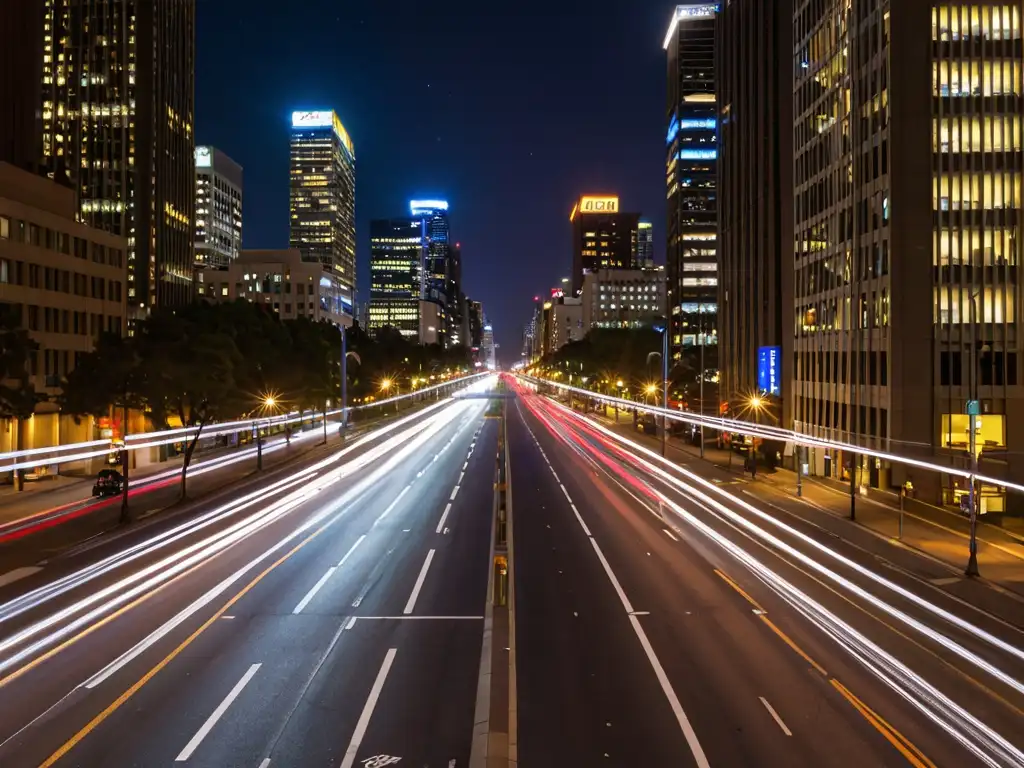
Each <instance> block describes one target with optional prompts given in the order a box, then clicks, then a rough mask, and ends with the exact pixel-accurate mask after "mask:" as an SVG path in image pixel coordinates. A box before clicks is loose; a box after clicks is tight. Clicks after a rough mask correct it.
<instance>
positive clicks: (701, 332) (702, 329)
mask: <svg viewBox="0 0 1024 768" xmlns="http://www.w3.org/2000/svg"><path fill="white" fill-rule="evenodd" d="M700 457H701V458H702V459H703V458H704V317H703V315H702V316H701V318H700Z"/></svg>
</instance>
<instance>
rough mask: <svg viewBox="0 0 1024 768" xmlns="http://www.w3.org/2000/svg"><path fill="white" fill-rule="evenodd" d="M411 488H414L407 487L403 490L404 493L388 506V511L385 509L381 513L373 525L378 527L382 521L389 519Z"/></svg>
mask: <svg viewBox="0 0 1024 768" xmlns="http://www.w3.org/2000/svg"><path fill="white" fill-rule="evenodd" d="M411 487H412V486H411V485H407V486H405V488H403V489H402V492H401V493H399V494H398V495H397V496H396V497H395V500H394V501H392V502H391V503H390V504H388V506H387V509H385V510H384V511H383V512H381V513H380V516H379V517H378V518H377V519H376V520H375V521H374V523H373V524H374V525H376V524H377V523H379V522H380V521H381V520H383V519H384V518H385V517H387V516H388V515H389V514H391V510H393V509H394V508H395V507H397V506H398V502H400V501H401V500H402V497H403V496H405V494H406V493H407V492H408V491H409V489H410V488H411Z"/></svg>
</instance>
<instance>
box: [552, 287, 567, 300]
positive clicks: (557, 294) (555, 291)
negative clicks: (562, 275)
mask: <svg viewBox="0 0 1024 768" xmlns="http://www.w3.org/2000/svg"><path fill="white" fill-rule="evenodd" d="M563 296H565V291H563V290H562V289H561V288H552V289H551V298H552V299H560V298H562V297H563Z"/></svg>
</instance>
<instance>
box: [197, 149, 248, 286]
mask: <svg viewBox="0 0 1024 768" xmlns="http://www.w3.org/2000/svg"><path fill="white" fill-rule="evenodd" d="M241 250H242V166H240V165H239V164H238V163H236V162H235V161H234V160H232V159H231V158H230V157H228V156H227V155H225V154H224V153H223V152H221V151H220V150H219V149H217V148H215V147H196V264H197V265H199V266H203V267H226V266H227V265H228V264H229V263H231V262H232V261H234V260H235V259H236V258H238V252H239V251H241Z"/></svg>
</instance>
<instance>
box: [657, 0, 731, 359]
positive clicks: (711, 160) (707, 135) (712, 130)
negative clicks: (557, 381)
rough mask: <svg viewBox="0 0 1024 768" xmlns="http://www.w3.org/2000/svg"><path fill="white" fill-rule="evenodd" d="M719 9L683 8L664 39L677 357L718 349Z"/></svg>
mask: <svg viewBox="0 0 1024 768" xmlns="http://www.w3.org/2000/svg"><path fill="white" fill-rule="evenodd" d="M717 10H718V6H717V4H714V3H686V4H684V5H679V6H677V7H676V10H675V13H674V14H673V16H672V21H671V23H670V24H669V28H668V33H667V34H666V35H665V42H664V48H665V51H666V53H667V60H668V100H667V105H666V110H665V125H666V136H665V143H666V161H665V171H666V183H667V187H668V188H667V190H666V197H667V200H668V217H667V220H668V231H667V233H666V237H667V240H666V261H667V267H668V303H669V314H670V316H671V328H672V334H671V336H672V339H671V341H672V352H673V355H674V356H676V357H678V356H679V355H680V354H681V350H682V348H683V347H689V346H693V345H694V344H715V343H716V342H717V331H716V328H717V319H716V314H717V312H718V266H717V262H716V257H717V251H716V241H717V237H716V229H717V209H718V201H717V191H716V188H715V187H716V167H717V158H718V150H717V146H716V144H717V135H718V134H717V127H718V121H717V112H718V110H717V109H716V106H715V65H714V46H715V13H716V12H717Z"/></svg>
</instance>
